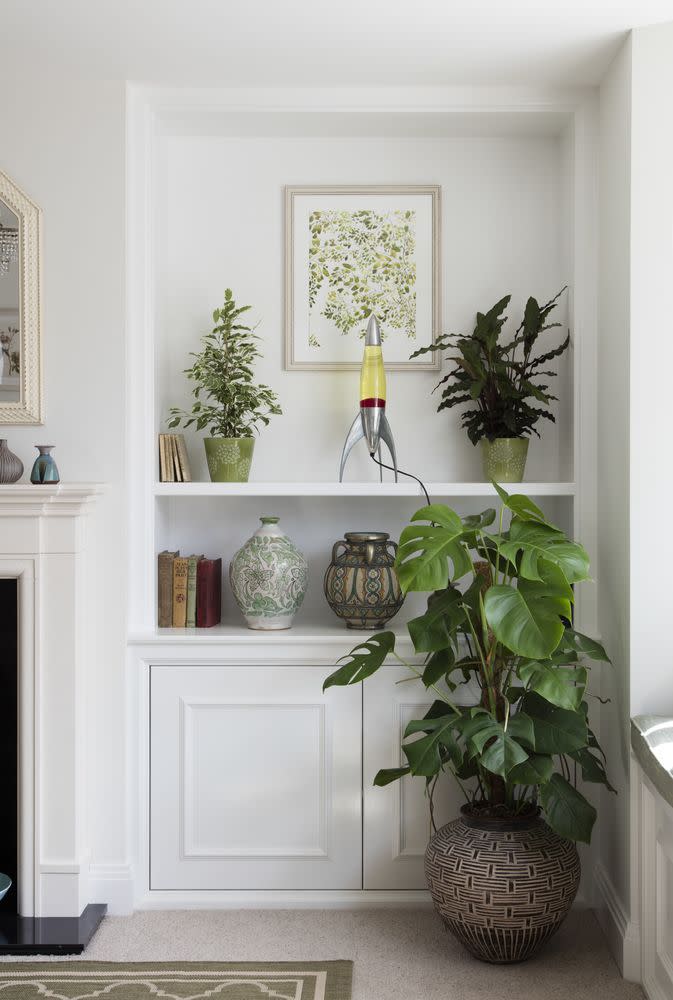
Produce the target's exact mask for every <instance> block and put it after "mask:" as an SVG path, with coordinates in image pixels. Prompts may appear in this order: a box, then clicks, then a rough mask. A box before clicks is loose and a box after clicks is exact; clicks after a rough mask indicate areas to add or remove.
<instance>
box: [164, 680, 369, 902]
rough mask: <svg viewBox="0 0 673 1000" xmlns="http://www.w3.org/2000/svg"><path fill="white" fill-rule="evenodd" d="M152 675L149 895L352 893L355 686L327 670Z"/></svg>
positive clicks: (356, 865) (358, 851) (357, 730)
mask: <svg viewBox="0 0 673 1000" xmlns="http://www.w3.org/2000/svg"><path fill="white" fill-rule="evenodd" d="M150 669H151V681H150V684H151V689H150V712H151V748H150V752H151V764H150V773H151V824H150V828H151V834H150V837H151V845H150V888H151V889H164V890H165V889H192V890H195V889H199V890H203V889H337V888H338V889H359V888H360V887H361V884H362V818H361V813H362V803H361V775H362V770H361V753H360V746H361V733H362V728H361V722H362V719H361V710H362V694H361V691H360V689H359V688H347V689H345V690H338V691H336V692H334V691H328V692H327V693H326V694H325V695H323V694H322V682H323V679H324V677H325V675H326V670H325V668H324V667H312V666H297V667H295V666H284V665H272V666H262V665H253V664H245V665H244V666H236V665H228V664H226V665H219V664H216V665H208V666H191V665H190V666H153V667H151V668H150Z"/></svg>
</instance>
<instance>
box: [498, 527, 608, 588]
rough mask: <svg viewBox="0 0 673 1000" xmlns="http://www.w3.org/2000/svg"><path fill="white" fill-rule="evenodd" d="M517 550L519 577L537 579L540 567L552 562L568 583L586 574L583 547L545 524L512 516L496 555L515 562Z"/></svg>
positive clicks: (587, 573)
mask: <svg viewBox="0 0 673 1000" xmlns="http://www.w3.org/2000/svg"><path fill="white" fill-rule="evenodd" d="M519 553H521V561H520V563H519V570H518V571H519V576H522V577H525V579H527V580H541V579H542V575H541V572H540V568H541V566H542V565H543V564H544V563H545V562H551V563H554V564H555V565H556V566H558V568H559V569H560V570H561V572H562V573H563V575H564V577H565V578H566V580H567V581H568V583H579V581H580V580H586V579H587V578H588V576H589V556H588V555H587V553H586V550H585V549H584V548H583V546H581V545H578V544H577V543H576V542H569V541H568V539H567V538H566V537H565V535H564V534H563V533H562V532H560V531H557V529H556V528H552V527H551V525H549V524H539V523H538V522H535V521H521V520H518V519H516V518H515V519H514V520H513V521H512V525H511V527H510V529H509V538H508V539H507V541H505V542H503V544H502V545H501V546H500V555H502V556H504V557H505V558H506V559H509V560H510V561H511V562H512V563H514V564H515V565H516V559H517V556H518V554H519Z"/></svg>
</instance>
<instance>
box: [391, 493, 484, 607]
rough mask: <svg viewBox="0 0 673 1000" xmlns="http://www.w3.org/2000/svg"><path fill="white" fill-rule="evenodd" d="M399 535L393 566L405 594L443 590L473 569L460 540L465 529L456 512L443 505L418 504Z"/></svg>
mask: <svg viewBox="0 0 673 1000" xmlns="http://www.w3.org/2000/svg"><path fill="white" fill-rule="evenodd" d="M411 520H412V522H416V521H430V522H431V523H430V524H415V523H412V524H410V525H409V526H408V527H406V528H405V529H404V531H403V532H402V534H401V535H400V546H399V549H398V552H397V559H396V560H395V568H396V570H397V575H398V577H399V581H400V586H401V588H402V590H403V591H404V593H407V591H409V590H444V588H445V587H446V586H447V585H448V584H449V583H450V582H451V581H452V580H458V579H460V577H461V576H465V574H466V573H469V572H470V570H471V569H472V561H471V560H470V557H469V554H468V550H467V548H466V546H465V544H464V542H463V533H464V531H465V528H464V526H463V522H462V521H461V519H460V518H459V517H458V515H457V514H456V512H455V511H453V510H451V508H450V507H446V506H445V505H444V504H430V506H428V507H421V509H420V510H418V511H416V513H415V514H414V516H413V517H412V519H411Z"/></svg>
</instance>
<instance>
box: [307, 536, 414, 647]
mask: <svg viewBox="0 0 673 1000" xmlns="http://www.w3.org/2000/svg"><path fill="white" fill-rule="evenodd" d="M340 548H341V549H343V551H342V552H339V549H340ZM396 552H397V545H396V543H395V542H391V541H390V536H389V535H388V534H387V532H385V531H347V532H346V535H345V541H343V540H342V541H338V542H337V543H336V544H335V545H334V548H333V549H332V562H331V563H330V565H329V566H328V567H327V572H326V573H325V582H324V588H325V597H326V598H327V603H328V604H329V606H330V607H331V609H332V611H333V612H334V613H335V614H336V615H338V616H339V618H342V619H343V621H345V622H346V625H347V626H348V628H360V629H375V628H381V626H382V625H385V623H386V622H387V621H389V620H390V619H391V618H392V617H393V615H396V614H397V612H398V611H399V610H400V608H401V607H402V604H403V603H404V595H403V594H402V590H401V589H400V583H399V580H398V579H397V573H396V572H395V568H394V563H395V553H396Z"/></svg>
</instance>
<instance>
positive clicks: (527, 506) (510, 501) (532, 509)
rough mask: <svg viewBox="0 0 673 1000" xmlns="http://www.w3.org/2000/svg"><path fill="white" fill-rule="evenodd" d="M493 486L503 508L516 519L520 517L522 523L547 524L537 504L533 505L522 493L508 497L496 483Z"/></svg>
mask: <svg viewBox="0 0 673 1000" xmlns="http://www.w3.org/2000/svg"><path fill="white" fill-rule="evenodd" d="M493 486H494V487H495V490H496V492H497V494H498V496H499V497H500V499H501V500H502V502H503V503H504V505H505V507H507V508H509V510H511V511H512V513H513V514H516V516H517V517H520V518H521V520H522V521H539V522H540V523H542V524H548V523H549V522H548V521H547V519H546V518H545V516H544V514H543V513H542V511H541V510H540V508H539V507H538V506H537V504H535V503H533V501H532V500H531V499H530V497H527V496H525V495H524V494H523V493H513V494H511V495H510V494H509V493H507V492H506V491H505V490H503V488H502V486H499V485H498V484H497V483H493Z"/></svg>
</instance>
